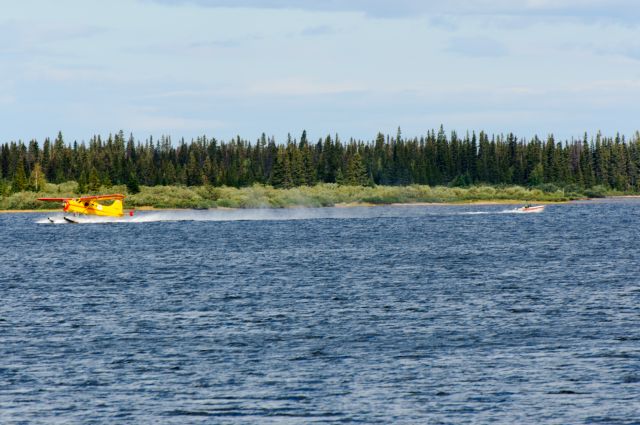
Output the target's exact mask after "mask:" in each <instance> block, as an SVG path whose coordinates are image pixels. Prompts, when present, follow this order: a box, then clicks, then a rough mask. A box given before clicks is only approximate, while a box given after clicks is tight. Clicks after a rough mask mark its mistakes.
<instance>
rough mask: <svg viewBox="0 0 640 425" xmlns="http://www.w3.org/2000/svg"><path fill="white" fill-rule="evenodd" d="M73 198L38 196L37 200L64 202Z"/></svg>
mask: <svg viewBox="0 0 640 425" xmlns="http://www.w3.org/2000/svg"><path fill="white" fill-rule="evenodd" d="M69 199H73V198H38V201H46V202H64V201H68V200H69Z"/></svg>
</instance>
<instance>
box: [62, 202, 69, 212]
mask: <svg viewBox="0 0 640 425" xmlns="http://www.w3.org/2000/svg"><path fill="white" fill-rule="evenodd" d="M68 209H69V201H65V203H64V207H63V208H62V211H65V212H66V211H67V210H68Z"/></svg>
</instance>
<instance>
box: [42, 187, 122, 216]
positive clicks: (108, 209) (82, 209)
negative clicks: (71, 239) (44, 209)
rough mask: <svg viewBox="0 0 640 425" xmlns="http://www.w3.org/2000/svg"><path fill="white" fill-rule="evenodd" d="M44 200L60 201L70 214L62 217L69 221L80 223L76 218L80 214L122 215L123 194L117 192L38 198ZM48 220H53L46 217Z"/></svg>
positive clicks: (65, 210)
mask: <svg viewBox="0 0 640 425" xmlns="http://www.w3.org/2000/svg"><path fill="white" fill-rule="evenodd" d="M38 201H44V202H62V211H63V212H65V213H68V214H72V215H71V216H67V215H65V216H63V217H62V218H63V219H64V220H65V221H67V222H69V223H80V221H79V220H78V218H79V217H80V216H81V215H86V216H97V217H110V218H122V217H124V209H123V201H124V195H120V194H119V193H116V194H112V195H95V196H81V197H79V198H38ZM101 201H111V203H107V204H105V203H101ZM129 216H133V211H129ZM48 219H49V221H50V222H52V223H53V222H54V220H53V219H52V218H51V217H48Z"/></svg>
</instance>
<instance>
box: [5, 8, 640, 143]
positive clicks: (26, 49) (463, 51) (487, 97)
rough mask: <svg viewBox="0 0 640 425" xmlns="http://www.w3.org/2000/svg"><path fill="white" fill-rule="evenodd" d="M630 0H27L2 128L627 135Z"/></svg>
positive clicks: (631, 96) (632, 49) (9, 67)
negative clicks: (441, 127) (442, 129)
mask: <svg viewBox="0 0 640 425" xmlns="http://www.w3.org/2000/svg"><path fill="white" fill-rule="evenodd" d="M639 23H640V5H638V3H637V2H635V1H632V0H627V1H622V0H608V1H604V0H474V1H469V0H449V1H447V2H442V1H430V0H395V1H389V0H296V1H293V0H262V1H258V0H191V1H189V0H126V1H125V0H112V1H109V2H97V1H80V0H58V1H56V2H50V1H44V0H41V1H37V0H22V1H20V2H10V3H8V4H7V5H4V6H3V11H2V15H1V16H0V118H1V119H0V141H2V142H6V141H8V140H17V139H22V140H29V139H31V138H37V139H39V140H42V139H43V138H44V137H45V136H55V134H56V133H57V132H58V130H61V131H62V132H63V133H64V134H65V136H66V138H67V140H73V139H77V140H79V141H80V140H87V139H88V138H89V137H91V135H93V134H108V133H112V132H116V131H118V130H119V129H123V130H125V131H126V132H133V133H134V136H135V137H136V138H140V139H144V138H146V137H147V136H149V135H154V136H156V137H157V136H159V135H161V134H168V135H171V136H172V137H174V138H176V137H181V136H184V137H186V138H191V137H194V136H197V135H202V134H206V135H208V136H215V137H218V138H222V139H228V138H231V137H233V136H235V135H238V134H239V135H241V136H242V137H246V138H249V139H255V138H257V137H258V136H259V135H260V134H261V133H262V132H265V133H267V134H268V135H275V136H276V137H277V138H279V139H283V138H284V137H286V134H287V133H288V132H291V133H292V134H293V135H294V136H298V135H299V134H300V133H301V132H302V130H303V129H306V130H307V131H308V133H309V134H310V136H311V137H313V138H318V137H321V136H323V135H326V134H328V133H332V134H333V133H339V134H340V135H341V137H343V138H349V137H356V138H362V139H372V138H373V137H375V134H376V133H377V132H378V131H382V132H385V133H391V134H395V132H396V128H397V127H398V126H400V127H401V128H402V130H403V134H404V135H406V136H416V135H421V134H424V133H425V132H426V131H427V130H428V129H431V128H437V127H438V126H439V125H440V124H443V125H444V126H445V128H446V129H448V130H457V131H459V132H465V131H466V130H485V131H489V132H509V131H513V132H515V133H517V134H519V135H521V136H526V137H530V136H532V135H533V134H538V135H541V136H545V135H547V134H548V133H551V132H553V133H554V134H556V136H558V137H561V138H569V137H572V136H577V137H580V136H581V134H582V133H583V132H584V131H588V132H590V133H593V132H595V131H598V130H601V131H602V132H603V133H606V134H612V133H614V132H616V131H620V132H622V133H623V134H627V135H631V134H633V133H634V132H635V131H636V130H638V129H639V128H640V125H639V124H638V118H637V117H638V111H639V109H640V108H639V107H638V103H639V102H638V99H640V26H639V25H640V24H639Z"/></svg>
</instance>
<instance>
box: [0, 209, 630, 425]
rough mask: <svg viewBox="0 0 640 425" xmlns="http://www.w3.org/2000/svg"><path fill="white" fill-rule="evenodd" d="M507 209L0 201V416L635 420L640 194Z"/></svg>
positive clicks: (74, 419) (5, 419)
mask: <svg viewBox="0 0 640 425" xmlns="http://www.w3.org/2000/svg"><path fill="white" fill-rule="evenodd" d="M504 210H505V207H504V206H484V207H479V206H475V207H471V206H467V207H444V206H436V207H428V206H421V207H409V208H403V207H376V208H355V209H326V210H314V211H306V210H285V211H276V212H267V213H265V212H240V213H235V212H226V213H224V214H226V215H220V214H221V213H208V212H198V213H194V214H195V215H194V216H193V217H191V218H196V219H197V220H198V221H181V220H183V219H185V218H189V216H188V215H185V214H187V213H175V214H177V215H176V216H172V215H171V214H174V213H160V215H162V214H165V216H164V219H172V218H173V219H175V220H177V221H169V222H166V221H155V219H157V218H158V216H157V215H156V216H151V215H149V216H148V217H150V219H149V220H148V221H147V222H139V223H134V224H97V225H96V224H94V225H71V224H68V225H53V224H38V223H36V222H37V221H38V220H41V219H42V218H43V216H42V215H38V214H4V215H0V244H1V245H0V423H2V424H14V423H42V424H53V423H64V424H70V423H109V424H112V423H169V424H184V423H238V424H240V423H242V424H244V423H261V424H262V423H290V424H300V423H381V424H387V423H406V424H415V423H433V424H466V423H505V424H506V423H508V424H516V423H536V424H566V423H572V424H582V423H585V424H599V423H602V424H631V423H640V419H639V418H640V285H639V282H638V281H639V277H640V239H639V238H638V236H639V233H640V231H639V230H638V229H639V227H638V226H639V224H638V223H640V202H639V201H633V200H631V201H607V202H592V203H581V204H566V205H553V206H549V207H548V208H547V210H546V211H545V212H544V213H542V214H511V213H505V212H504ZM474 212H482V213H483V214H473V213H474ZM469 213H471V214H469ZM180 214H182V215H180ZM216 214H218V215H216ZM234 214H237V216H235V217H234ZM151 218H153V219H151ZM160 218H162V217H160ZM235 218H242V219H243V220H235ZM208 219H211V220H214V221H206V220H208ZM225 220H228V221H225ZM143 221H144V220H143Z"/></svg>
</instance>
